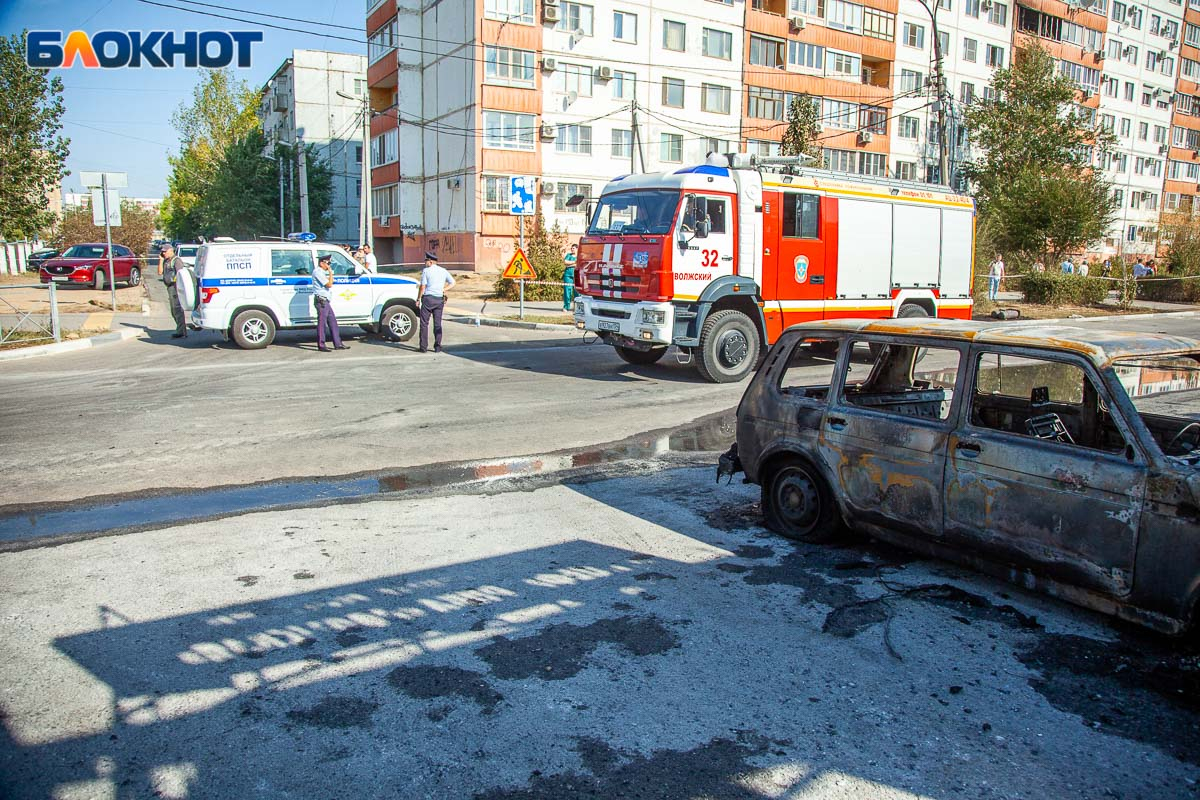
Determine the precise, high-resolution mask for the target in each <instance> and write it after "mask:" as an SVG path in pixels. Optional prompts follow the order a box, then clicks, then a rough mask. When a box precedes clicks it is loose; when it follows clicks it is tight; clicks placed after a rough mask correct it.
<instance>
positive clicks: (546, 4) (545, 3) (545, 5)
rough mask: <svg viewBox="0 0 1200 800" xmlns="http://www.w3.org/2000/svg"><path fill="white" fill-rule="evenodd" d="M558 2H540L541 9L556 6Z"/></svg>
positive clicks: (551, 0)
mask: <svg viewBox="0 0 1200 800" xmlns="http://www.w3.org/2000/svg"><path fill="white" fill-rule="evenodd" d="M557 5H558V0H542V8H545V7H547V6H557Z"/></svg>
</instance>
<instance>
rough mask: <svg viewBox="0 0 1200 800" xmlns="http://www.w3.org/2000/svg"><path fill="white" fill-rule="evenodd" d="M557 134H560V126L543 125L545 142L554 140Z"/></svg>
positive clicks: (543, 139)
mask: <svg viewBox="0 0 1200 800" xmlns="http://www.w3.org/2000/svg"><path fill="white" fill-rule="evenodd" d="M556 136H558V128H557V127H556V126H554V125H547V124H543V125H542V141H543V142H550V141H553V140H554V138H555V137H556Z"/></svg>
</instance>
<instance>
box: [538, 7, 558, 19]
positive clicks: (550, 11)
mask: <svg viewBox="0 0 1200 800" xmlns="http://www.w3.org/2000/svg"><path fill="white" fill-rule="evenodd" d="M560 19H562V16H561V14H559V10H558V6H542V22H558V21H559V20H560Z"/></svg>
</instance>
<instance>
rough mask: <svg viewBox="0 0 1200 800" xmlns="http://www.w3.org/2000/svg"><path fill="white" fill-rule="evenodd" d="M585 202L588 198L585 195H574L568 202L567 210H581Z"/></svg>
mask: <svg viewBox="0 0 1200 800" xmlns="http://www.w3.org/2000/svg"><path fill="white" fill-rule="evenodd" d="M584 200H587V198H586V197H584V196H583V195H581V194H573V195H571V198H570V199H569V200H567V208H579V206H580V205H582V204H583V201H584Z"/></svg>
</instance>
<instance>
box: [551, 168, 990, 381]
mask: <svg viewBox="0 0 1200 800" xmlns="http://www.w3.org/2000/svg"><path fill="white" fill-rule="evenodd" d="M796 164H797V159H794V158H768V159H758V158H755V157H752V156H750V155H748V154H745V153H733V154H730V155H728V156H712V157H710V158H709V161H708V162H707V163H705V164H701V165H696V166H689V167H685V168H683V169H680V170H677V171H675V172H671V173H659V174H652V175H625V176H622V177H619V178H615V179H613V180H612V181H610V182H609V183H608V185H607V186H605V187H604V191H603V193H602V194H601V195H600V198H599V200H598V202H597V203H596V206H595V209H594V210H593V211H592V212H591V214H590V218H591V222H590V224H589V226H588V230H587V233H586V234H585V235H584V237H583V238H582V240H581V241H580V246H579V255H578V266H577V269H576V275H575V289H576V293H577V296H578V297H577V299H576V301H575V309H574V310H575V325H576V327H577V328H580V329H582V330H585V331H591V332H594V333H596V334H598V335H599V336H600V337H601V338H602V339H603V340H604V341H605V342H606V343H608V344H611V345H612V346H613V347H615V348H616V351H617V354H618V355H619V356H620V357H621V358H622V359H624V360H625V361H627V362H629V363H631V364H653V363H654V362H656V361H658V360H659V359H660V358H662V356H663V354H664V353H666V351H667V348H668V347H669V346H671V345H675V346H676V347H677V348H679V350H680V351H682V352H684V353H688V354H690V355H691V356H692V358H693V361H694V363H695V365H696V367H697V368H698V369H699V371H700V373H701V374H702V375H703V376H704V377H705V378H707V379H708V380H711V381H715V382H718V383H726V382H733V381H739V380H741V379H743V378H744V377H746V375H748V374H749V373H750V371H751V370H753V369H754V367H755V365H756V364H757V363H758V359H759V355H760V354H761V353H763V352H764V351H765V349H766V347H767V346H769V345H771V344H772V343H774V341H775V340H776V339H777V338H779V335H780V334H781V333H782V332H783V330H784V329H785V328H787V327H788V326H789V325H794V324H796V323H798V322H805V321H809V320H814V319H829V318H835V317H916V316H936V317H950V318H961V319H970V317H971V307H972V300H971V278H972V266H973V264H972V261H973V258H972V254H973V252H974V236H975V205H974V202H973V201H972V199H971V198H970V197H966V196H963V195H958V194H954V193H952V192H950V191H949V190H948V189H946V188H945V187H936V186H930V185H928V184H922V183H914V182H909V181H897V180H889V179H885V178H865V177H859V176H856V175H847V174H843V173H835V172H829V171H825V170H817V169H807V168H804V167H797V166H796ZM771 167H774V168H776V169H780V168H782V169H780V171H764V168H771Z"/></svg>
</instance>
